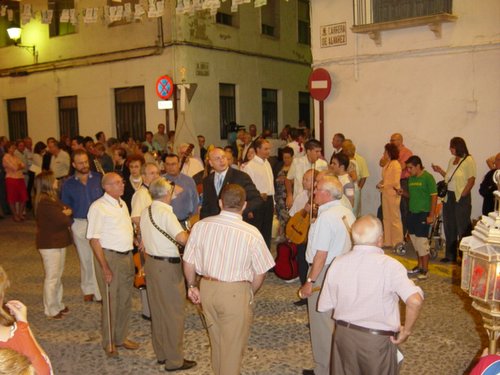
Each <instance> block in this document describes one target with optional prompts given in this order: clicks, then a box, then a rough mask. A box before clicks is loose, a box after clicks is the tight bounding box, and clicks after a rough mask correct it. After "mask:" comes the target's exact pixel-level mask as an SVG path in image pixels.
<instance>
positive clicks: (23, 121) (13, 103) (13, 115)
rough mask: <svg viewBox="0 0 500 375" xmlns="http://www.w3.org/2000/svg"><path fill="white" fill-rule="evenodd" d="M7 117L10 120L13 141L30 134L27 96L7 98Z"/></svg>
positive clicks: (10, 133) (10, 132)
mask: <svg viewBox="0 0 500 375" xmlns="http://www.w3.org/2000/svg"><path fill="white" fill-rule="evenodd" d="M7 118H8V121H9V139H10V140H11V141H15V140H17V139H21V138H24V137H27V136H28V114H27V112H26V98H17V99H8V100H7Z"/></svg>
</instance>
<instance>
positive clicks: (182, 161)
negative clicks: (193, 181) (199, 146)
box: [180, 143, 194, 171]
mask: <svg viewBox="0 0 500 375" xmlns="http://www.w3.org/2000/svg"><path fill="white" fill-rule="evenodd" d="M193 149H194V144H192V143H190V144H189V146H188V148H187V149H186V151H185V152H184V155H182V158H181V168H180V169H181V171H182V167H184V164H185V163H186V161H187V159H188V157H189V156H190V155H191V152H193Z"/></svg>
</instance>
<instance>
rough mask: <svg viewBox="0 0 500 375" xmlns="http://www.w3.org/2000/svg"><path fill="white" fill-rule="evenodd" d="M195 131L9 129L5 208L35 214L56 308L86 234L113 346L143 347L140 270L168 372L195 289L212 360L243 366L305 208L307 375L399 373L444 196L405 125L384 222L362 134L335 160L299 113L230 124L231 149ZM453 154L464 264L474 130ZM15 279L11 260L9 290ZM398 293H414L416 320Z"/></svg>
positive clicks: (488, 179)
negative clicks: (401, 347)
mask: <svg viewBox="0 0 500 375" xmlns="http://www.w3.org/2000/svg"><path fill="white" fill-rule="evenodd" d="M197 140H198V144H197V145H193V144H188V143H181V142H178V141H179V140H176V139H175V132H168V133H167V132H166V128H165V125H164V124H159V125H158V131H157V132H156V133H155V134H153V133H152V132H150V131H148V132H146V133H145V135H144V140H142V141H138V140H135V139H133V138H132V137H129V136H128V135H124V136H123V137H121V138H120V140H118V139H115V138H109V139H106V136H105V134H104V133H103V132H99V133H97V134H96V135H95V139H94V138H92V137H89V136H87V137H82V136H74V137H72V138H69V137H62V139H61V140H59V141H58V140H56V139H55V138H52V137H50V138H48V139H47V140H46V143H44V142H41V141H40V142H37V143H36V144H35V145H34V147H33V144H32V143H33V142H32V140H31V138H29V137H26V138H25V139H23V140H17V141H15V142H9V141H7V140H6V138H5V137H0V156H1V158H2V163H1V165H2V169H1V170H0V215H1V216H2V217H3V216H6V215H7V214H10V215H11V217H12V220H14V221H16V222H19V221H24V220H26V217H27V213H29V212H30V210H31V209H32V210H33V212H34V215H35V219H36V225H37V235H36V246H37V248H38V249H39V252H40V254H41V259H42V261H43V267H44V271H45V279H44V287H43V304H44V312H45V314H46V315H47V317H48V318H49V319H55V320H60V319H64V318H65V316H66V315H67V314H68V313H69V308H68V307H67V306H66V305H65V304H64V302H63V287H62V275H63V272H64V263H65V253H66V248H67V247H68V246H69V245H71V244H72V243H73V244H74V245H75V247H76V249H77V252H78V256H79V260H80V275H81V282H80V286H81V290H82V298H83V301H84V302H85V303H92V302H96V303H101V304H102V316H101V335H102V347H103V349H104V351H105V353H106V355H107V356H108V357H116V356H118V355H119V352H118V350H119V349H120V348H123V349H126V350H135V349H137V348H139V343H136V342H134V341H132V340H131V339H130V338H129V337H128V323H129V319H130V315H131V305H132V304H131V298H132V290H133V289H132V288H133V287H134V279H137V276H138V275H141V276H142V277H144V275H145V279H146V281H145V282H142V284H140V285H139V287H140V289H141V300H142V315H143V317H144V318H145V319H150V320H151V322H152V342H153V348H154V352H155V354H156V357H157V361H158V363H159V364H161V365H164V366H165V369H166V370H167V371H178V370H186V369H189V368H192V367H194V366H196V364H197V363H196V361H194V360H190V359H187V358H185V357H184V351H183V333H184V305H185V302H186V295H187V297H188V298H189V300H190V301H191V302H192V303H194V304H197V305H201V306H202V311H203V315H204V317H205V320H206V322H207V330H208V335H209V338H210V343H211V351H212V357H211V359H212V368H213V371H214V373H215V374H218V375H219V374H220V375H231V374H239V372H240V367H241V362H242V358H243V353H244V351H245V347H246V343H247V340H248V336H249V332H250V326H251V322H252V316H253V306H254V304H253V298H254V295H255V293H257V291H258V290H259V288H260V287H261V285H262V283H263V282H264V279H265V275H266V273H267V272H268V271H269V270H270V269H272V268H273V267H274V265H275V263H274V260H273V257H272V256H271V253H270V248H271V240H272V237H273V229H274V232H275V233H274V235H275V237H276V241H277V242H281V241H287V239H288V238H289V237H290V234H289V233H287V229H286V228H287V223H288V222H289V221H290V220H294V218H295V217H296V216H297V215H300V216H301V217H303V218H304V217H307V218H309V222H308V223H307V227H306V233H307V235H306V236H305V237H304V239H303V240H302V241H301V242H300V243H299V242H298V243H297V250H298V255H297V261H298V269H299V279H300V283H301V287H300V289H299V293H298V294H299V296H300V299H299V300H298V301H295V302H294V303H295V304H296V305H297V306H300V305H307V308H308V315H309V323H310V332H311V345H312V350H313V357H314V362H315V367H314V369H305V370H304V371H303V373H304V374H316V375H324V374H330V373H332V374H354V373H382V372H383V373H390V374H393V373H394V374H395V373H397V371H398V370H397V369H398V363H397V354H396V353H397V345H398V344H400V343H402V342H404V341H405V340H406V339H407V338H408V336H409V335H410V334H411V333H412V328H413V326H414V323H415V321H416V319H417V317H418V314H419V311H420V308H421V306H422V303H423V292H422V290H421V289H420V288H419V287H417V286H415V284H414V282H413V281H412V280H411V279H410V278H411V277H416V278H418V279H419V280H425V279H426V278H427V275H428V264H429V243H428V241H427V234H428V233H429V226H430V225H431V224H432V223H433V222H434V220H436V215H437V209H436V207H437V202H438V196H437V194H438V192H437V188H436V181H435V179H434V177H433V176H432V175H431V174H430V173H429V172H427V170H425V168H424V164H423V161H422V159H421V158H420V157H419V156H417V155H414V154H413V152H412V151H411V150H409V149H408V148H407V147H406V146H405V145H404V143H403V136H402V135H401V134H398V133H396V134H393V135H392V136H391V137H390V141H389V142H388V143H387V144H386V145H385V146H384V152H383V155H382V157H381V159H380V162H379V165H380V167H381V171H380V176H381V178H380V181H379V182H378V183H377V185H376V187H377V189H378V190H379V191H380V197H381V205H380V209H379V212H378V215H377V216H378V217H379V219H380V220H379V219H378V218H376V217H375V216H372V215H366V216H362V215H361V210H362V207H361V201H362V191H363V188H364V186H365V182H366V179H367V178H368V177H369V176H370V173H369V171H368V167H367V164H366V161H365V159H364V158H363V157H362V156H361V155H359V154H358V153H357V150H356V147H355V145H354V143H353V141H352V140H351V139H347V138H346V137H345V136H344V135H343V134H341V133H337V134H335V135H334V136H333V138H332V146H333V153H332V155H331V157H330V159H329V162H327V160H326V159H325V157H324V154H323V150H322V146H321V143H320V142H319V141H317V140H315V139H313V138H311V135H310V132H309V129H308V128H303V127H298V128H292V127H291V126H288V125H287V126H285V127H284V128H283V130H282V132H281V133H280V135H279V137H278V138H277V139H276V138H272V137H271V134H270V132H269V131H268V130H264V131H263V132H262V133H261V134H257V127H256V126H255V125H253V124H252V125H250V126H249V128H248V131H246V130H245V129H244V127H242V126H239V125H237V124H232V127H231V128H230V133H229V135H228V142H229V144H227V145H225V146H224V145H221V146H224V147H219V146H214V145H210V146H206V144H205V137H204V136H203V135H199V136H198V137H197ZM195 149H196V152H194V150H195ZM450 152H451V155H452V157H451V159H450V161H449V162H448V166H447V168H446V169H443V168H441V167H440V166H438V165H434V164H432V169H433V170H434V171H435V172H436V173H438V174H440V175H441V176H442V177H443V178H444V181H445V182H446V184H447V186H446V187H447V189H446V191H445V192H444V193H443V195H442V197H441V199H442V200H443V223H444V233H445V237H446V253H445V257H444V258H443V259H441V261H442V262H456V261H457V255H458V249H457V247H458V243H459V241H460V239H461V238H462V237H463V236H464V235H466V234H467V233H468V232H469V231H470V229H471V220H470V219H471V198H470V197H471V191H472V189H473V187H474V184H475V179H476V165H475V161H474V159H473V158H472V156H471V155H470V154H469V151H468V149H467V146H466V143H465V141H464V140H463V139H462V138H459V137H454V138H452V139H451V141H450ZM488 162H489V163H490V164H491V168H492V171H494V170H497V169H499V168H500V153H499V154H498V155H496V157H494V158H493V160H488ZM490 164H489V165H490ZM492 176H493V172H489V173H488V174H487V175H486V176H485V178H484V181H483V182H482V183H481V187H480V193H481V195H482V196H483V197H484V205H483V213H487V212H488V210H492V207H493V191H494V190H496V184H495V183H494V182H493V179H492ZM276 223H278V224H276ZM273 226H274V228H273ZM406 238H409V239H411V242H412V243H413V246H414V247H415V250H416V253H417V257H418V264H417V266H416V267H415V268H414V269H411V270H406V269H405V268H404V267H403V266H402V265H401V264H400V263H398V262H397V261H395V260H394V259H392V258H389V257H387V256H385V255H384V251H383V249H388V248H393V247H395V246H397V244H398V243H401V242H402V241H404V240H405V239H406ZM351 249H352V251H350V250H351ZM7 286H8V281H7V276H6V275H5V273H4V272H3V270H2V269H1V268H0V302H2V300H3V293H4V290H5V288H6V287H7ZM136 286H137V285H136ZM360 293H361V294H362V295H360ZM399 299H401V300H402V301H403V302H404V303H405V304H406V314H405V323H404V324H401V322H400V315H399V307H398V300H399ZM359 301H363V304H359ZM6 308H7V309H6V310H5V309H1V310H0V347H8V348H10V349H14V350H16V351H18V352H19V353H20V354H22V355H24V356H26V357H28V359H29V361H30V362H31V364H32V365H33V367H34V368H35V370H36V371H37V373H50V372H51V368H50V361H49V360H48V358H47V356H46V355H45V353H44V352H43V350H42V349H41V348H40V347H39V346H38V344H37V343H36V341H35V340H34V338H33V337H32V335H31V333H30V332H29V327H27V321H26V308H25V307H24V305H22V304H21V303H20V302H18V301H11V302H8V303H7V305H6ZM332 310H334V314H333V319H332ZM368 310H370V312H368ZM387 311H391V314H389V315H387V314H386V312H387ZM9 312H10V313H9ZM16 324H17V326H18V327H21V328H22V327H25V328H24V331H25V332H27V333H26V335H27V337H28V338H27V339H25V340H28V339H29V338H31V340H32V341H31V344H30V346H29V347H30V349H29V351H27V350H24V349H23V350H20V349H19V347H18V346H16V345H14V341H15V340H13V336H12V334H11V333H9V332H8V331H9V330H10V328H9V327H12V326H15V325H16ZM2 327H5V328H2ZM4 331H5V332H4ZM24 331H23V330H21V329H19V330H18V331H16V332H24ZM2 332H3V333H2ZM334 332H335V334H334ZM332 335H334V339H333V341H332ZM374 347H376V348H378V349H377V350H376V351H374V350H373V348H374ZM4 353H7V352H4ZM2 355H3V354H2ZM332 359H333V362H332ZM368 370H369V371H368Z"/></svg>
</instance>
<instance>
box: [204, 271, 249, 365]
mask: <svg viewBox="0 0 500 375" xmlns="http://www.w3.org/2000/svg"><path fill="white" fill-rule="evenodd" d="M200 288H201V290H200V293H201V301H202V304H203V311H204V314H205V319H206V322H207V326H208V335H209V337H210V346H211V348H212V369H213V371H214V373H215V375H239V374H240V368H241V362H242V360H243V354H244V352H245V348H246V346H247V342H248V336H249V335H250V325H251V323H252V320H253V293H252V289H251V286H250V283H248V282H234V283H225V282H220V281H208V280H205V279H202V281H201V286H200Z"/></svg>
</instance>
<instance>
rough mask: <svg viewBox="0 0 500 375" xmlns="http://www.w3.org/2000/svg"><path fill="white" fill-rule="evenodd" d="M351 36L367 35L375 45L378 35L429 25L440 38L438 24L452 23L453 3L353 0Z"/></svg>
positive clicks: (379, 39) (434, 0) (409, 0)
mask: <svg viewBox="0 0 500 375" xmlns="http://www.w3.org/2000/svg"><path fill="white" fill-rule="evenodd" d="M353 12H354V25H353V26H352V31H353V32H354V33H364V34H368V35H369V36H370V38H371V39H373V40H374V41H375V43H376V44H377V45H380V44H381V37H380V32H381V31H384V30H394V29H402V28H406V27H415V26H423V25H428V26H429V28H430V30H431V31H432V32H434V34H435V35H436V37H441V24H442V23H443V22H454V21H455V20H456V19H457V17H456V16H454V15H453V14H452V0H353Z"/></svg>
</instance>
